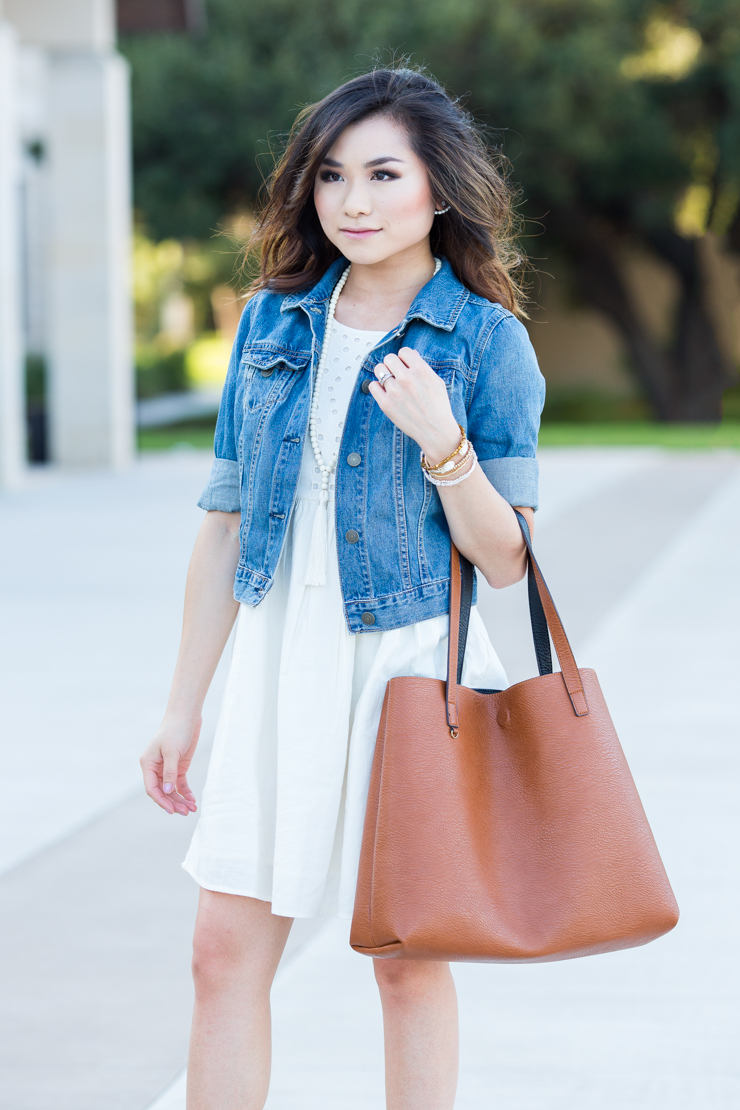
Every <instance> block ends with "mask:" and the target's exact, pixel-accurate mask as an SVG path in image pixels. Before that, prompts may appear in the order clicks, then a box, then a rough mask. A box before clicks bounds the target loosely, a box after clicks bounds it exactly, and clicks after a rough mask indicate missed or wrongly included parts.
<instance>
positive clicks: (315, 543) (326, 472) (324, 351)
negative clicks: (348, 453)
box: [303, 266, 351, 586]
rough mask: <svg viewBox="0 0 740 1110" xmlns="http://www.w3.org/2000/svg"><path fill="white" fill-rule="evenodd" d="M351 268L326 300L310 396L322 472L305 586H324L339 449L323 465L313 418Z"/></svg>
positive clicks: (313, 427)
mask: <svg viewBox="0 0 740 1110" xmlns="http://www.w3.org/2000/svg"><path fill="white" fill-rule="evenodd" d="M350 269H351V266H348V267H347V269H346V270H345V271H344V273H343V274H342V276H341V277H340V279H339V281H338V282H337V284H336V285H335V286H334V292H333V293H332V295H331V300H330V301H329V312H328V314H327V317H326V330H325V332H324V341H323V343H322V344H321V356H320V358H319V365H318V367H317V368H316V378H315V379H314V383H313V393H312V395H311V415H310V417H309V421H308V434H309V436H310V439H311V446H312V447H313V454H314V458H315V459H316V465H317V467H318V468H319V471H320V473H321V493H320V494H319V503H318V505H317V506H316V512H315V514H314V518H313V526H312V528H311V542H310V543H309V547H308V560H307V562H306V572H305V574H304V576H303V581H304V583H305V584H306V585H307V586H325V585H326V557H327V532H328V530H329V509H328V505H329V479H330V478H331V476H332V474H333V472H334V470H335V469H336V465H337V459H338V458H339V447H337V449H336V451H335V452H334V455H333V456H332V459H331V462H329V463H326V462H324V456H323V455H322V453H321V445H320V443H319V433H318V431H317V429H316V417H317V415H318V411H319V393H320V390H321V380H322V378H323V377H324V370H325V369H326V360H327V358H328V355H329V341H330V339H331V333H332V330H333V328H334V313H335V311H336V307H337V301H338V300H339V294H340V293H341V292H342V290H343V289H344V283H345V282H346V280H347V278H348V277H349V271H350Z"/></svg>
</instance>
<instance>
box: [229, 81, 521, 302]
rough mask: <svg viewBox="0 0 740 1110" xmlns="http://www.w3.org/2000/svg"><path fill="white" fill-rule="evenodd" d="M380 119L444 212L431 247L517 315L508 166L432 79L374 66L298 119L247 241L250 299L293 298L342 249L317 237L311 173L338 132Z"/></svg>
mask: <svg viewBox="0 0 740 1110" xmlns="http://www.w3.org/2000/svg"><path fill="white" fill-rule="evenodd" d="M370 116H388V117H389V118H391V119H392V120H394V121H395V122H396V123H398V124H400V125H401V126H402V127H403V128H404V129H405V131H406V133H407V135H408V137H409V141H410V144H411V146H412V149H413V150H414V152H415V154H416V155H417V157H419V158H420V159H421V161H422V162H423V163H424V165H425V166H426V168H427V172H428V174H429V183H430V187H431V190H432V195H433V197H435V198H436V199H437V201H441V202H443V203H444V204H449V205H450V211H449V212H447V213H446V214H445V215H444V216H436V217H435V219H434V223H433V225H432V230H431V236H430V242H431V248H432V251H433V253H434V254H442V255H444V256H445V258H447V260H448V261H449V263H450V265H451V266H452V269H453V271H454V273H455V275H456V276H457V277H458V279H459V280H460V281H461V282H462V283H463V285H465V286H466V287H467V288H468V289H470V291H471V292H473V293H477V294H478V295H479V296H481V297H484V298H485V299H486V300H488V301H493V302H495V303H498V304H501V305H503V306H504V307H505V308H508V309H510V310H511V311H512V312H514V313H516V314H517V315H519V316H523V315H525V312H524V308H523V301H524V297H523V294H522V289H521V284H520V282H519V281H517V277H516V274H515V271H517V270H518V269H519V268H520V267H521V265H522V263H523V261H524V259H523V257H522V255H521V254H520V252H519V251H518V250H517V249H516V246H515V242H514V238H515V235H516V232H517V230H518V221H517V219H516V215H515V211H514V198H515V194H514V192H513V190H512V189H511V187H510V185H509V184H508V180H507V179H508V174H509V170H510V165H509V162H508V160H507V159H506V158H505V157H504V156H503V154H501V153H500V151H497V150H495V149H492V148H491V147H490V146H488V144H487V143H486V142H485V140H484V137H483V134H482V132H481V130H480V129H479V128H478V127H477V126H476V124H475V122H474V120H473V118H472V116H471V115H470V114H469V113H468V112H467V111H465V110H464V109H463V108H462V107H461V105H460V103H459V101H457V100H453V99H452V98H451V97H450V96H449V95H448V94H447V92H446V91H445V90H444V89H443V88H442V86H441V85H440V84H439V83H438V82H437V81H435V80H434V79H433V78H431V77H428V76H427V75H426V74H424V73H423V72H421V71H419V70H415V69H409V68H406V67H403V68H396V69H373V70H372V71H371V72H369V73H366V74H363V75H361V76H359V77H355V78H353V79H352V80H351V81H347V82H346V83H345V84H343V85H340V86H339V88H337V89H335V90H334V92H331V93H329V95H328V96H325V97H324V99H323V100H320V101H319V102H318V103H316V104H311V105H309V106H308V107H307V108H304V109H303V111H301V112H300V114H299V115H298V117H297V118H296V121H295V123H294V125H293V128H292V130H291V132H290V135H289V138H288V142H287V145H286V148H285V151H284V153H283V154H282V156H281V157H280V158H279V160H278V161H277V163H276V165H275V167H274V169H273V172H272V174H271V175H270V177H269V179H268V181H267V183H266V186H265V191H264V202H263V205H262V208H261V211H260V213H259V215H258V217H257V225H256V229H255V232H254V235H253V238H252V241H251V243H250V247H249V251H250V254H251V252H252V250H253V249H254V248H259V251H260V264H259V275H258V276H257V277H256V278H255V280H254V281H253V282H252V285H251V287H250V292H256V291H257V290H258V289H265V288H267V289H271V290H274V291H276V292H279V293H293V292H297V291H299V290H302V289H304V288H308V287H309V286H311V285H313V284H315V282H317V281H318V280H319V279H320V278H321V276H322V275H323V274H324V273H325V271H326V269H327V267H328V266H330V265H331V263H332V262H333V261H334V260H335V259H337V258H339V257H340V251H339V250H338V249H337V247H335V246H334V244H333V243H331V242H330V241H329V240H328V239H327V237H326V235H325V234H324V232H323V229H322V227H321V224H320V223H319V218H318V215H317V213H316V208H315V206H314V202H313V190H314V182H315V179H316V175H317V173H318V171H319V167H320V165H321V163H322V161H323V159H324V157H325V156H326V154H327V152H328V151H329V149H330V148H331V147H332V146H333V144H334V143H335V142H336V140H337V139H338V138H339V136H340V135H341V134H342V132H343V131H344V130H345V128H347V127H350V126H351V125H352V124H356V123H359V122H360V120H364V119H367V118H368V117H370Z"/></svg>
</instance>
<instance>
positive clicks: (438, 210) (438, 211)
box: [434, 204, 450, 216]
mask: <svg viewBox="0 0 740 1110" xmlns="http://www.w3.org/2000/svg"><path fill="white" fill-rule="evenodd" d="M449 210H450V205H449V204H448V205H447V206H446V207H445V208H435V209H434V215H435V216H444V214H445V212H449Z"/></svg>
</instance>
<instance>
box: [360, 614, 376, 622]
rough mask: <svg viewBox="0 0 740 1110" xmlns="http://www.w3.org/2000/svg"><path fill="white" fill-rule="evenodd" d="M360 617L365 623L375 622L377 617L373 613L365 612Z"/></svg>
mask: <svg viewBox="0 0 740 1110" xmlns="http://www.w3.org/2000/svg"><path fill="white" fill-rule="evenodd" d="M360 619H361V620H362V623H363V624H375V617H374V616H373V614H372V613H363V614H362V617H361V618H360Z"/></svg>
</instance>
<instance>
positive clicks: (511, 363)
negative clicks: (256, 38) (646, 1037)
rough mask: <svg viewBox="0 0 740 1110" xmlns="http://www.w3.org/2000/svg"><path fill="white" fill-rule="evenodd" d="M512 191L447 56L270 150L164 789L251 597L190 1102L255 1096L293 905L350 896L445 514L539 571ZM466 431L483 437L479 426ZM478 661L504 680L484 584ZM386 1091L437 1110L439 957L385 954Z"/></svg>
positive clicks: (447, 1096)
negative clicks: (395, 689)
mask: <svg viewBox="0 0 740 1110" xmlns="http://www.w3.org/2000/svg"><path fill="white" fill-rule="evenodd" d="M511 225H512V219H511V199H510V195H509V193H508V190H507V187H506V185H505V183H504V180H503V178H502V176H501V174H500V172H499V169H498V168H497V165H496V164H494V162H493V161H492V160H491V156H490V155H489V154H488V153H487V152H486V149H485V147H484V145H483V143H482V142H481V140H480V138H479V137H478V135H477V134H476V131H475V129H474V126H473V124H472V122H471V120H470V118H469V117H468V116H467V115H466V114H465V113H464V112H463V111H462V110H461V109H460V107H459V106H458V105H457V104H455V103H454V102H453V101H451V100H450V99H449V97H448V96H447V94H446V93H445V92H444V91H443V90H442V89H441V88H440V86H439V85H437V84H436V83H435V82H434V81H433V80H431V79H429V78H428V77H426V76H424V75H423V74H421V73H417V72H414V71H411V70H408V69H398V70H380V71H375V72H373V73H370V74H367V75H365V76H362V77H358V78H356V79H354V80H352V81H350V82H348V83H347V84H345V85H343V86H341V88H339V89H337V90H336V91H335V92H333V93H332V94H330V95H329V96H327V97H326V98H325V99H324V100H323V101H321V102H320V103H319V104H317V105H314V106H313V107H311V108H310V109H307V110H306V111H305V112H304V113H302V115H301V117H299V120H298V121H297V123H296V126H295V128H294V130H293V133H292V135H291V138H290V141H289V144H288V147H287V150H286V153H285V155H284V157H283V158H282V160H281V161H280V163H279V165H278V166H277V168H276V171H275V173H274V175H273V178H272V181H271V185H270V190H269V196H268V199H267V203H266V206H265V208H264V210H263V213H262V216H261V223H260V231H259V234H260V236H261V241H262V269H261V275H260V278H259V279H258V281H257V282H256V289H257V291H256V292H255V295H254V296H253V297H252V299H251V300H250V301H249V302H248V304H247V306H246V308H245V310H244V314H243V316H242V320H241V323H240V326H239V330H238V333H237V337H236V341H235V344H234V350H233V354H232V358H231V363H230V367H229V372H228V377H227V381H226V385H225V387H224V393H223V399H222V403H221V410H220V413H219V418H218V425H217V429H216V441H215V451H216V460H215V462H214V464H213V470H212V474H211V478H210V481H209V483H208V486H207V488H206V490H205V492H204V494H203V496H202V498H201V500H200V502H199V504H200V505H201V507H202V508H203V509H206V510H207V515H206V518H205V520H204V523H203V526H202V528H201V531H200V533H199V535H198V539H197V541H196V545H195V550H194V553H193V558H192V562H191V565H190V571H189V574H188V582H187V589H186V597H185V616H184V625H183V636H182V645H181V649H180V654H179V658H178V662H177V667H176V671H175V677H174V681H173V685H172V692H171V695H170V700H169V703H168V707H167V712H166V714H165V718H164V721H163V723H162V726H161V728H160V729H159V732H158V733H157V735H156V737H155V738H154V740H153V741H152V743H151V744H150V745H149V747H148V748H147V750H146V752H145V754H144V756H143V757H142V766H143V770H144V779H145V783H146V789H147V793H148V794H149V795H150V797H151V798H153V799H154V801H156V802H157V803H158V805H160V806H161V807H162V808H163V809H165V810H166V811H167V812H168V813H180V814H183V815H187V814H188V813H189V812H194V811H195V808H196V806H195V799H194V797H193V794H192V792H191V791H190V789H189V787H188V784H187V778H186V772H187V769H188V767H189V764H190V761H191V759H192V757H193V753H194V751H195V746H196V743H197V740H198V732H199V729H200V711H201V706H202V703H203V699H204V697H205V694H206V691H207V689H208V686H209V683H210V681H211V679H212V676H213V673H214V671H215V668H216V665H217V663H218V660H219V657H220V656H221V653H222V651H223V649H224V646H225V644H226V641H227V639H228V636H229V633H230V632H231V629H232V626H233V624H234V622H235V620H236V621H237V628H236V634H235V642H234V653H233V658H232V663H231V669H230V673H229V679H228V683H227V688H226V693H225V696H224V703H223V707H222V711H221V717H220V721H219V726H218V730H217V736H216V741H215V746H214V751H213V755H212V758H211V764H210V767H209V775H208V782H207V786H206V790H205V793H204V808H203V814H202V816H201V818H200V822H199V825H198V828H197V830H196V834H195V837H194V839H193V843H192V846H191V848H190V851H189V853H188V856H187V859H186V861H185V864H184V866H185V868H186V869H187V870H188V871H189V872H190V874H191V875H192V876H193V877H194V878H195V879H196V881H197V882H198V883H199V885H200V887H201V892H200V903H199V909H198V917H197V923H196V929H195V940H194V977H195V987H196V1002H195V1014H194V1019H193V1031H192V1040H191V1050H190V1062H189V1067H188V1107H189V1110H235V1108H236V1107H239V1108H240V1110H247V1108H249V1110H252V1108H254V1110H257V1108H259V1107H262V1106H263V1105H264V1101H265V1099H266V1096H267V1088H268V1083H269V1067H270V1014H269V992H270V986H271V983H272V979H273V976H274V974H275V970H276V968H277V965H278V961H279V960H280V955H281V953H282V951H283V948H284V946H285V942H286V939H287V936H288V933H289V930H290V927H291V923H292V919H293V918H294V917H296V916H299V917H310V916H313V915H315V914H319V913H338V914H340V915H342V916H346V917H349V916H351V914H352V905H353V898H354V890H355V883H356V877H357V867H358V860H359V852H360V844H361V838H362V827H363V818H364V809H365V801H366V794H367V786H368V779H369V774H370V766H371V762H372V756H373V746H374V742H375V735H376V730H377V726H378V719H379V715H380V708H381V703H382V699H383V694H384V690H385V685H386V682H387V681H388V679H389V678H391V677H393V676H394V675H407V674H417V675H422V676H429V677H435V678H443V677H444V675H445V656H446V644H447V628H448V619H447V609H448V593H449V573H450V570H449V567H450V556H449V542H450V536H452V539H453V540H454V542H455V543H456V544H457V546H458V548H459V549H460V551H461V552H463V554H464V555H466V556H467V558H468V559H469V560H471V562H473V563H474V564H475V565H476V566H477V567H478V569H479V570H480V572H481V573H482V574H483V575H484V577H485V578H486V580H487V581H488V582H489V583H490V584H491V585H492V586H494V587H497V588H500V587H504V586H508V585H509V584H511V583H513V582H516V581H518V580H519V579H520V578H521V577H522V575H523V572H524V565H525V564H524V552H523V545H522V541H521V534H520V530H519V528H518V526H517V522H516V518H515V516H514V512H513V510H512V506H517V507H519V509H520V511H521V512H523V513H524V515H525V516H526V517H527V518H528V520H529V522H530V525H531V523H532V516H533V510H534V508H535V507H536V501H537V463H536V461H535V458H534V455H535V449H536V438H537V429H538V425H539V415H540V411H541V407H542V401H543V383H542V379H541V376H540V373H539V370H538V368H537V363H536V360H535V357H534V354H533V351H532V348H531V345H530V343H529V340H528V338H527V334H526V332H525V330H524V328H523V327H522V325H521V324H520V323H519V322H518V320H517V319H516V316H515V315H514V313H516V311H517V308H518V302H517V289H516V285H515V282H514V280H513V278H512V276H511V269H512V267H513V266H514V264H515V263H516V258H515V256H514V253H513V252H512V251H511V250H510V247H509V242H508V239H507V237H508V236H509V234H510V229H511ZM468 436H469V439H468V438H467V437H468ZM463 680H464V682H465V683H466V685H471V686H478V687H489V688H490V687H498V688H501V687H503V686H505V685H506V678H505V675H504V674H503V671H502V668H501V665H500V663H499V661H498V659H497V657H496V654H495V652H494V650H493V648H492V646H491V644H490V642H489V640H488V637H487V635H486V632H485V630H484V628H483V625H482V622H481V620H480V618H479V616H478V614H477V611H476V610H473V615H472V618H471V622H470V632H469V639H468V649H467V653H466V668H465V674H464V676H463ZM374 964H375V974H376V977H377V981H378V985H379V988H380V993H381V998H382V1004H383V1015H384V1025H385V1044H386V1090H387V1105H388V1107H389V1108H390V1110H447V1108H449V1107H451V1106H452V1105H453V1102H454V1097H455V1086H456V1081H457V1004H456V997H455V989H454V985H453V981H452V976H451V974H450V970H449V967H448V965H446V964H440V963H434V962H424V961H418V962H417V961H404V960H399V959H392V960H388V959H386V960H375V961H374Z"/></svg>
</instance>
